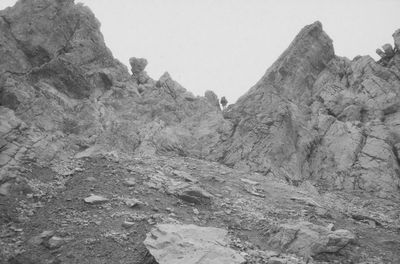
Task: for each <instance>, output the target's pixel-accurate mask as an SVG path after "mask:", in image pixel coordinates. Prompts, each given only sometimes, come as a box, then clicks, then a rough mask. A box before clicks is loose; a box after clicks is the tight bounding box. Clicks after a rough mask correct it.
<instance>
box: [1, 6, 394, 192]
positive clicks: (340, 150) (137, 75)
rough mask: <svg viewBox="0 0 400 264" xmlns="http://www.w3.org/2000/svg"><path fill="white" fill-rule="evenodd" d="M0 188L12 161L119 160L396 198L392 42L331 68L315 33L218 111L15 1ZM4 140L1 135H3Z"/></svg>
mask: <svg viewBox="0 0 400 264" xmlns="http://www.w3.org/2000/svg"><path fill="white" fill-rule="evenodd" d="M0 29H1V31H0V34H1V45H0V56H2V57H3V58H5V59H4V60H2V61H1V62H0V88H1V90H0V104H1V106H0V108H1V109H0V111H1V113H2V114H1V118H2V119H5V120H6V121H5V122H2V124H1V130H0V131H2V132H1V133H2V139H1V148H2V153H1V156H0V158H1V159H0V161H1V166H2V168H1V171H2V172H1V174H5V173H6V172H7V171H8V170H9V169H12V167H13V166H14V167H15V166H16V165H17V164H18V162H19V161H20V160H22V159H30V160H34V161H36V162H38V163H41V162H44V163H49V162H50V163H51V162H52V163H54V164H56V163H57V160H66V159H69V158H70V157H73V156H75V155H76V154H78V155H77V156H76V157H83V156H87V155H95V154H96V153H104V152H110V151H118V152H122V153H125V154H128V155H155V154H162V155H164V154H173V155H181V156H191V157H197V158H202V159H207V160H211V161H218V162H221V163H224V164H227V165H229V166H232V167H234V168H238V169H244V170H249V171H257V172H261V173H263V174H270V175H272V176H274V177H277V178H282V179H285V180H286V181H288V182H290V183H292V184H295V185H296V184H300V183H301V182H302V181H306V180H307V181H310V182H313V183H314V184H315V185H317V186H319V187H321V188H324V189H344V190H350V191H351V190H359V189H360V190H365V191H370V192H373V193H376V194H378V195H380V196H383V197H387V196H390V195H394V194H395V195H397V194H398V192H399V188H400V177H399V175H400V167H399V164H400V162H399V154H398V151H399V150H398V149H399V148H400V147H399V145H400V141H399V138H400V131H399V128H398V124H399V123H400V121H399V118H400V117H399V113H400V111H399V105H400V104H399V91H398V90H399V89H398V87H399V85H400V81H399V80H400V79H399V76H400V54H399V48H398V47H399V33H398V31H396V33H395V34H394V35H393V37H394V40H395V41H394V48H392V46H390V45H384V51H382V54H384V58H383V59H382V60H381V61H379V62H375V61H374V60H373V59H372V58H371V57H369V56H364V57H356V58H354V59H353V60H349V59H346V58H342V57H338V56H336V55H335V53H334V48H333V45H332V40H331V39H330V38H329V37H328V35H327V34H326V33H325V32H324V31H323V29H322V25H321V23H319V22H315V23H313V24H311V25H309V26H306V27H305V28H304V29H302V30H301V32H300V33H299V34H298V35H297V36H296V38H295V39H294V41H293V42H292V43H291V44H290V46H289V47H288V49H287V50H286V51H285V52H284V53H283V54H282V55H281V56H280V57H279V59H278V60H277V61H276V62H275V63H274V64H273V65H272V66H271V67H270V68H269V69H268V70H267V72H266V73H265V75H264V76H263V77H262V78H261V80H260V81H259V82H258V83H257V84H256V85H255V86H254V87H252V88H251V89H250V90H249V91H248V92H247V93H246V94H245V95H243V96H242V97H241V98H240V99H239V100H238V102H237V103H235V104H232V105H230V106H229V107H227V109H225V110H224V111H221V109H220V105H219V102H218V97H217V95H215V94H214V93H213V92H211V91H208V92H206V94H205V97H200V96H194V95H193V94H192V93H190V92H188V91H187V90H186V89H185V88H183V87H182V86H181V85H180V84H178V83H177V82H176V81H174V80H173V79H172V77H171V76H170V75H169V74H168V73H165V74H164V75H163V76H161V77H160V78H159V80H153V79H151V78H150V77H149V76H148V75H147V73H146V72H145V67H146V65H147V60H146V59H143V58H134V57H133V58H131V59H130V64H131V72H132V74H129V72H128V69H127V67H125V66H124V65H123V64H122V63H120V62H118V61H117V60H116V59H114V57H113V56H112V54H111V52H110V51H109V49H108V48H107V47H106V46H105V44H104V40H103V36H102V34H101V33H100V23H99V22H98V21H97V19H96V18H95V17H94V15H93V14H92V12H91V11H90V10H89V9H88V8H87V7H85V6H84V5H82V4H75V3H74V1H73V0H68V1H50V0H35V1H22V0H20V1H18V2H17V4H16V5H15V6H14V7H11V8H7V9H6V10H4V11H1V12H0ZM3 131H4V132H3Z"/></svg>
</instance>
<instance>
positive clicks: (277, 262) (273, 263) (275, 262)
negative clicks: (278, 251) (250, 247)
mask: <svg viewBox="0 0 400 264" xmlns="http://www.w3.org/2000/svg"><path fill="white" fill-rule="evenodd" d="M286 263H287V261H286V259H283V258H277V257H272V258H270V259H269V260H268V264H286Z"/></svg>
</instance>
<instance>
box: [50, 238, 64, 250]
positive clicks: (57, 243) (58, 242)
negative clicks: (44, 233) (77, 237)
mask: <svg viewBox="0 0 400 264" xmlns="http://www.w3.org/2000/svg"><path fill="white" fill-rule="evenodd" d="M64 243H65V241H64V239H62V238H61V237H57V236H53V237H52V238H50V239H49V240H48V241H47V243H45V246H46V247H47V248H48V249H56V248H59V247H61V246H62V245H63V244H64Z"/></svg>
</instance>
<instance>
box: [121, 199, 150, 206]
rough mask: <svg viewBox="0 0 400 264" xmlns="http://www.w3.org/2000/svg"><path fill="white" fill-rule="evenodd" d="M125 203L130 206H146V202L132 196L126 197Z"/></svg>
mask: <svg viewBox="0 0 400 264" xmlns="http://www.w3.org/2000/svg"><path fill="white" fill-rule="evenodd" d="M125 204H126V205H127V206H129V207H131V208H132V207H135V206H144V205H146V204H145V203H143V202H142V201H139V200H138V199H135V198H131V199H126V200H125Z"/></svg>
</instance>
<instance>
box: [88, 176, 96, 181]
mask: <svg viewBox="0 0 400 264" xmlns="http://www.w3.org/2000/svg"><path fill="white" fill-rule="evenodd" d="M86 180H87V181H90V182H94V181H96V178H95V177H92V176H90V177H87V178H86Z"/></svg>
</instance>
